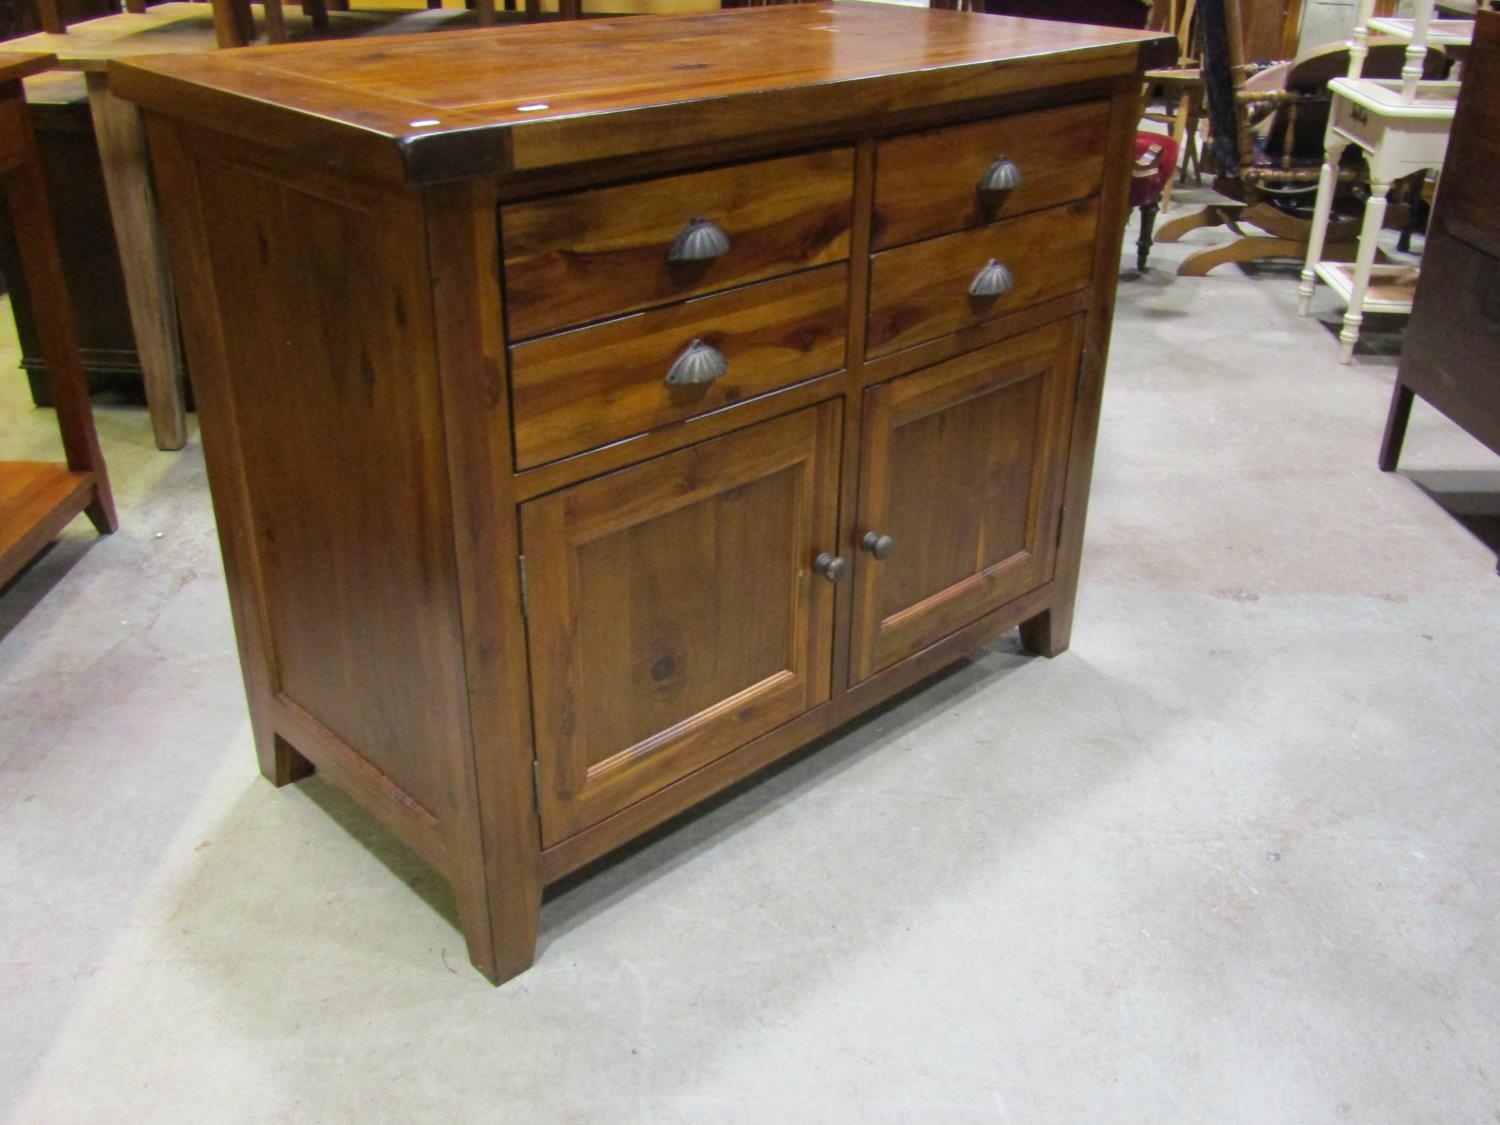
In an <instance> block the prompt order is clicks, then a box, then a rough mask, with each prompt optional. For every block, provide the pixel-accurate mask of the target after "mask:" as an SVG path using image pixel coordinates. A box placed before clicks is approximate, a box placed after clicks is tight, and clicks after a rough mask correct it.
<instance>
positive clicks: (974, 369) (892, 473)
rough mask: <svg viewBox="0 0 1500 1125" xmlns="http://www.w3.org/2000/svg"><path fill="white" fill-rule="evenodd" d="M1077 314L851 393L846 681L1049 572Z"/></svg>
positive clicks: (1044, 579) (922, 643) (1005, 599)
mask: <svg viewBox="0 0 1500 1125" xmlns="http://www.w3.org/2000/svg"><path fill="white" fill-rule="evenodd" d="M1078 338H1079V322H1078V321H1077V320H1070V321H1064V322H1062V323H1059V324H1054V325H1052V326H1050V327H1048V328H1043V329H1039V330H1037V331H1035V332H1031V333H1028V334H1027V335H1025V336H1021V337H1018V338H1017V339H1015V340H1010V341H1006V342H1005V343H1003V344H997V345H994V346H992V347H989V348H985V349H982V350H980V351H977V352H970V353H968V354H967V355H964V356H962V357H960V358H958V359H953V360H949V361H948V362H946V363H942V364H939V365H938V366H936V367H931V368H927V369H925V370H923V371H918V372H915V373H913V374H910V375H903V376H902V377H900V378H898V379H893V380H892V381H890V382H889V383H882V384H880V385H879V386H877V387H872V388H871V389H870V390H868V391H866V392H865V405H864V438H863V442H862V445H861V448H862V451H863V461H862V463H861V466H860V490H859V518H860V524H859V528H858V529H856V532H855V534H856V536H857V537H861V538H862V537H863V534H864V533H865V532H875V533H877V534H882V535H889V536H891V537H892V539H893V540H894V542H895V549H894V551H893V552H892V554H891V556H890V557H889V558H887V559H884V560H877V559H875V558H874V557H873V556H872V555H870V554H868V553H865V552H861V553H860V554H859V555H858V556H857V557H856V561H855V568H854V580H855V610H854V649H853V652H854V655H853V662H854V667H853V670H852V673H851V679H853V680H855V681H859V680H862V679H865V678H866V677H868V676H869V675H871V674H872V673H874V672H876V671H879V670H880V669H882V668H885V667H887V666H889V665H891V664H893V663H895V662H896V661H897V660H900V659H902V658H904V657H906V656H909V655H911V654H912V653H913V652H916V651H918V650H919V649H922V648H924V647H926V646H927V645H929V644H931V643H932V642H934V641H935V640H937V639H939V638H940V637H943V636H946V635H947V634H948V633H951V632H954V631H955V630H956V629H958V628H959V627H960V626H962V625H964V624H966V623H967V622H969V621H972V620H974V619H975V618H976V617H979V616H982V615H983V614H984V613H986V612H988V611H989V610H991V609H993V608H994V607H996V606H998V605H1001V604H1003V603H1005V602H1008V601H1011V600H1013V599H1014V598H1016V597H1018V596H1020V595H1021V594H1024V593H1026V592H1027V591H1028V590H1032V589H1035V588H1036V587H1038V586H1040V585H1042V584H1043V583H1045V582H1047V581H1048V580H1049V579H1050V578H1051V576H1052V559H1053V548H1054V546H1055V540H1056V532H1057V519H1058V507H1059V506H1060V502H1061V499H1062V484H1063V474H1064V472H1065V471H1066V467H1067V465H1066V451H1067V447H1066V443H1067V429H1068V410H1069V408H1070V406H1071V405H1072V392H1073V376H1074V372H1075V371H1076V370H1077V363H1078Z"/></svg>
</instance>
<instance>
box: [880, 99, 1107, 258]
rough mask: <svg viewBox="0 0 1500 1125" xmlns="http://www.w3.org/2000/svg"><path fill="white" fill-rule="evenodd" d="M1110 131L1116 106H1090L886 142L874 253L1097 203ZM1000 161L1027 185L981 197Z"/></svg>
mask: <svg viewBox="0 0 1500 1125" xmlns="http://www.w3.org/2000/svg"><path fill="white" fill-rule="evenodd" d="M1108 130H1109V103H1108V102H1086V103H1084V104H1082V105H1073V106H1065V107H1063V108H1061V109H1047V110H1042V111H1040V112H1037V113H1023V114H1017V115H1016V116H1014V117H1001V118H997V119H995V120H992V121H979V122H975V123H974V124H972V125H955V126H951V127H949V128H946V129H934V130H931V131H930V132H926V133H912V134H909V135H907V136H903V137H893V138H891V139H890V140H887V141H882V142H881V144H880V147H879V149H878V151H877V156H876V165H875V169H876V171H875V220H874V225H873V228H872V231H871V245H872V246H873V248H874V249H876V250H884V249H887V248H888V247H892V246H904V245H905V244H906V243H908V242H916V241H917V240H918V239H923V238H935V237H937V236H938V235H943V234H951V233H953V232H954V231H960V230H967V229H969V228H971V227H979V226H985V225H987V224H989V223H993V222H995V221H997V220H999V219H1005V218H1010V217H1011V216H1014V215H1021V214H1024V213H1026V212H1028V211H1039V210H1042V209H1043V208H1046V207H1055V206H1057V205H1059V204H1062V203H1071V202H1072V201H1073V200H1075V199H1083V198H1084V197H1086V196H1090V195H1094V194H1095V193H1097V192H1098V190H1099V184H1100V180H1101V178H1102V176H1103V172H1104V149H1105V138H1106V135H1107V133H1108ZM1000 157H1005V158H1007V159H1009V160H1010V161H1011V162H1012V163H1014V164H1015V166H1016V169H1017V171H1018V172H1019V173H1020V178H1021V180H1020V184H1019V185H1018V186H1017V187H1015V188H1014V189H1012V190H1010V191H1007V192H986V191H981V190H980V187H979V184H980V181H981V180H982V179H983V178H984V176H985V173H986V172H987V171H989V169H990V166H991V165H992V164H994V162H995V161H996V160H997V159H999V158H1000Z"/></svg>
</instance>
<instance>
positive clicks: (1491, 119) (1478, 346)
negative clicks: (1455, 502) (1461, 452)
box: [1380, 11, 1500, 473]
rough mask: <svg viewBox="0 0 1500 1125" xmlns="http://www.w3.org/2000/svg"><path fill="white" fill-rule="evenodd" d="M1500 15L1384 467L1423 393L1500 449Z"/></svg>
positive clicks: (1456, 149)
mask: <svg viewBox="0 0 1500 1125" xmlns="http://www.w3.org/2000/svg"><path fill="white" fill-rule="evenodd" d="M1497 182H1500V13H1496V12H1488V11H1486V12H1481V13H1479V16H1478V17H1477V23H1476V26H1475V32H1474V48H1473V50H1472V51H1471V53H1470V55H1469V60H1468V62H1467V63H1466V64H1465V67H1464V85H1463V90H1462V91H1461V92H1460V93H1459V96H1458V112H1457V115H1456V116H1455V118H1454V122H1453V133H1452V141H1451V143H1450V144H1449V146H1448V154H1447V160H1446V162H1445V164H1444V166H1443V175H1442V190H1441V191H1440V192H1438V196H1437V202H1436V204H1435V205H1434V207H1433V214H1432V222H1431V224H1430V226H1429V228H1428V234H1427V246H1426V250H1425V251H1424V253H1423V255H1422V284H1421V286H1420V288H1419V289H1418V290H1417V296H1416V304H1415V306H1414V307H1413V309H1412V315H1411V323H1410V324H1409V325H1408V326H1407V329H1406V343H1405V346H1404V347H1403V349H1402V352H1401V367H1400V373H1399V374H1398V375H1397V377H1396V385H1395V388H1394V390H1393V393H1392V396H1391V410H1390V416H1389V418H1388V419H1387V421H1386V429H1385V437H1384V439H1383V440H1382V442H1381V447H1380V468H1381V469H1382V470H1383V471H1384V472H1388V473H1389V472H1393V471H1394V470H1395V468H1396V464H1397V462H1398V460H1399V459H1400V456H1401V446H1402V443H1403V441H1404V440H1405V437H1406V423H1407V419H1408V417H1409V416H1410V413H1411V404H1412V398H1413V397H1414V396H1415V395H1421V396H1422V398H1423V400H1425V401H1426V402H1429V403H1431V404H1432V405H1433V406H1435V407H1437V408H1438V409H1439V410H1441V411H1442V412H1443V413H1444V414H1445V415H1447V416H1448V417H1449V418H1451V419H1452V420H1453V421H1455V422H1457V423H1458V424H1459V425H1460V426H1462V427H1463V428H1464V429H1465V430H1466V431H1468V432H1469V433H1470V434H1472V435H1473V436H1474V437H1475V438H1477V439H1478V440H1479V441H1482V442H1483V443H1484V444H1485V445H1487V446H1489V447H1490V448H1491V449H1493V450H1494V451H1495V452H1496V453H1500V365H1497V363H1496V356H1497V355H1500V198H1497V196H1496V194H1495V184H1496V183H1497Z"/></svg>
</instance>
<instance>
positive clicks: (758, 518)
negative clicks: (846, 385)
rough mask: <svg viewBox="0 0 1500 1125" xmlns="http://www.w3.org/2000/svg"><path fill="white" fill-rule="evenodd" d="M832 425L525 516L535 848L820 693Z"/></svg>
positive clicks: (822, 413) (781, 421) (699, 452)
mask: <svg viewBox="0 0 1500 1125" xmlns="http://www.w3.org/2000/svg"><path fill="white" fill-rule="evenodd" d="M840 415H841V410H840V407H839V406H838V404H837V403H827V404H824V405H822V406H817V407H811V408H808V409H806V410H800V411H797V412H796V413H793V414H789V415H786V416H784V417H781V418H776V419H772V420H771V421H768V422H763V423H761V424H759V425H755V426H751V427H749V428H747V429H744V430H739V431H736V432H735V433H731V434H727V435H725V436H723V437H719V438H715V439H713V440H711V441H706V442H704V443H702V444H701V445H695V446H692V447H690V448H688V449H684V450H681V451H680V452H677V453H670V454H667V455H666V456H663V457H658V458H656V459H655V460H651V461H646V462H644V463H642V464H640V465H635V466H632V467H630V468H627V469H622V470H620V471H618V472H615V473H610V474H608V475H607V476H603V477H599V478H596V479H594V480H590V481H585V482H584V483H582V484H578V485H574V486H573V487H571V488H567V489H563V490H562V491H560V492H556V493H552V494H550V495H548V496H543V497H541V498H539V499H537V500H534V501H531V502H530V503H528V504H525V505H523V506H522V508H521V529H522V540H523V549H524V550H525V553H526V568H527V582H528V586H529V596H528V619H527V634H528V645H529V649H530V656H531V682H532V702H533V709H534V715H535V734H536V752H537V762H538V780H539V783H540V785H539V788H540V791H541V806H542V838H543V844H544V846H550V845H551V844H554V843H556V842H558V841H559V840H561V839H563V838H565V837H567V836H569V835H571V834H572V833H574V832H577V831H578V830H580V829H582V828H586V827H587V826H588V825H590V824H593V823H595V822H596V821H599V820H601V819H603V818H604V817H606V816H608V815H610V814H611V813H613V812H616V811H618V810H619V809H622V808H624V807H626V806H627V805H630V804H632V803H634V802H635V801H638V800H640V799H641V798H642V797H645V796H647V795H649V794H650V793H653V792H655V791H656V790H658V789H660V788H662V787H663V786H665V785H668V784H670V783H671V782H673V781H676V780H677V779H678V778H680V777H683V776H684V775H686V774H688V773H690V772H692V771H693V770H695V769H697V768H698V767H700V766H702V765H704V764H706V763H708V762H710V761H712V760H713V759H715V758H717V757H719V756H720V755H722V754H725V753H727V752H728V751H730V750H733V749H734V748H735V747H737V746H740V745H742V744H744V743H745V742H747V741H749V740H750V739H752V738H755V737H756V736H758V735H761V734H764V733H765V732H766V731H768V730H770V729H771V728H773V727H776V726H779V725H780V724H782V723H784V722H786V721H787V720H788V719H791V718H794V717H795V716H797V715H798V714H800V713H801V712H803V711H805V710H807V709H808V708H810V707H813V706H815V705H817V704H819V703H822V702H824V701H825V700H827V698H828V695H829V680H830V663H831V660H832V638H833V593H834V590H833V586H832V584H831V583H829V582H828V581H826V580H825V579H824V578H823V577H821V576H819V575H818V574H817V573H815V572H814V571H813V569H812V564H813V561H814V560H815V559H816V558H817V556H818V555H819V554H820V553H822V552H825V551H828V552H831V551H834V550H835V536H836V523H835V520H836V510H837V503H838V458H839V444H840V442H839V427H840Z"/></svg>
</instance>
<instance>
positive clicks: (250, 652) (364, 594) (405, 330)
mask: <svg viewBox="0 0 1500 1125" xmlns="http://www.w3.org/2000/svg"><path fill="white" fill-rule="evenodd" d="M151 134H152V142H153V155H154V159H155V162H156V166H157V174H158V177H159V180H160V184H161V190H162V194H163V197H164V203H163V214H164V216H166V217H167V219H168V224H169V230H168V241H169V248H170V250H171V252H172V255H173V262H174V268H175V270H176V273H177V276H178V279H179V284H180V286H181V287H182V289H183V298H184V300H183V304H184V311H185V313H186V327H187V335H188V344H189V349H190V352H191V353H192V359H193V364H194V368H193V371H194V381H195V387H196V389H197V391H198V399H199V403H200V415H201V424H202V428H203V431H204V441H205V455H206V459H207V461H208V464H209V470H210V474H211V480H212V482H213V484H214V488H213V492H214V497H215V503H216V513H215V514H216V516H217V518H218V521H219V526H220V537H221V543H222V545H223V548H224V555H225V564H226V576H227V578H228V581H229V585H230V595H231V602H232V604H233V606H234V612H235V622H236V629H237V632H238V633H239V635H240V643H241V647H242V657H243V658H244V664H245V669H246V680H247V685H248V687H249V694H250V700H251V707H252V716H253V719H254V722H255V725H256V736H257V742H258V743H259V744H260V747H261V752H262V763H263V767H264V765H265V762H266V754H267V750H266V746H267V745H268V744H269V745H270V746H272V747H273V750H274V753H275V754H277V755H279V756H280V759H281V761H282V763H283V764H284V763H288V762H289V763H291V767H292V768H291V770H290V772H293V773H295V772H297V771H296V766H297V763H298V761H299V755H297V754H296V753H295V752H293V751H292V750H291V747H295V748H296V751H300V752H301V753H303V754H305V755H306V757H307V758H310V759H312V760H313V761H314V762H316V763H317V764H318V765H319V766H324V765H326V766H327V767H328V768H329V770H330V773H332V774H333V775H334V776H335V779H336V780H339V781H341V782H342V783H344V785H345V787H346V788H347V789H349V791H350V792H351V794H352V795H354V796H355V797H356V798H357V799H360V800H361V801H362V802H363V803H364V804H365V805H366V806H367V807H368V808H369V809H370V811H371V812H372V813H374V814H375V815H376V816H377V817H379V818H381V819H382V820H384V821H385V822H386V823H387V824H388V825H389V826H390V827H392V828H393V829H394V830H396V831H397V832H398V833H400V834H401V835H402V836H403V837H404V838H405V839H406V840H407V841H408V843H411V844H412V845H413V846H414V847H416V848H417V850H418V851H419V852H420V853H421V854H423V855H424V856H426V857H427V858H428V859H429V860H432V861H434V862H436V863H438V864H439V865H440V866H442V867H444V868H445V873H446V868H447V866H448V863H449V860H450V848H449V847H448V846H447V840H446V836H447V833H448V825H449V823H450V822H451V821H452V820H453V819H454V816H455V814H456V813H457V812H459V811H460V810H462V809H464V808H466V807H467V806H468V805H469V804H470V803H471V802H470V794H469V792H468V791H467V788H466V787H465V786H464V784H463V780H462V774H461V771H460V769H459V762H460V757H461V752H462V749H463V738H462V729H461V724H462V714H461V708H462V706H463V693H462V641H461V636H460V627H459V614H458V595H457V590H456V578H455V564H454V558H453V551H454V543H453V533H452V519H451V513H450V510H449V507H448V504H449V498H448V492H447V463H446V451H445V449H444V446H443V426H442V416H441V398H440V395H439V392H438V386H437V377H436V360H435V346H434V330H433V324H432V305H431V299H430V294H429V291H428V275H427V259H426V246H425V230H424V226H423V215H422V210H421V205H420V202H419V200H417V199H416V197H415V196H412V195H409V194H406V193H403V192H400V191H396V190H388V191H386V190H376V189H372V188H369V187H366V186H362V185H357V184H353V183H348V184H343V183H341V182H340V181H339V180H337V179H336V178H335V177H332V176H329V175H327V174H323V175H319V176H317V177H314V178H303V177H300V176H299V175H298V174H297V173H296V172H295V171H293V170H290V169H285V168H277V167H276V166H275V164H274V163H258V162H256V161H255V158H254V156H253V155H252V154H249V153H247V152H246V149H245V147H244V146H242V145H238V144H235V145H227V144H225V143H224V142H223V141H222V139H220V138H216V137H215V136H214V135H213V134H210V133H204V132H199V131H189V130H181V129H179V128H178V127H176V126H173V125H170V124H167V123H165V122H163V121H160V120H153V121H152V122H151ZM303 765H304V766H305V763H303ZM281 772H282V773H287V772H289V771H287V770H282V771H281ZM293 779H294V778H293V777H292V776H273V780H277V781H278V782H281V781H286V780H293Z"/></svg>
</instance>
